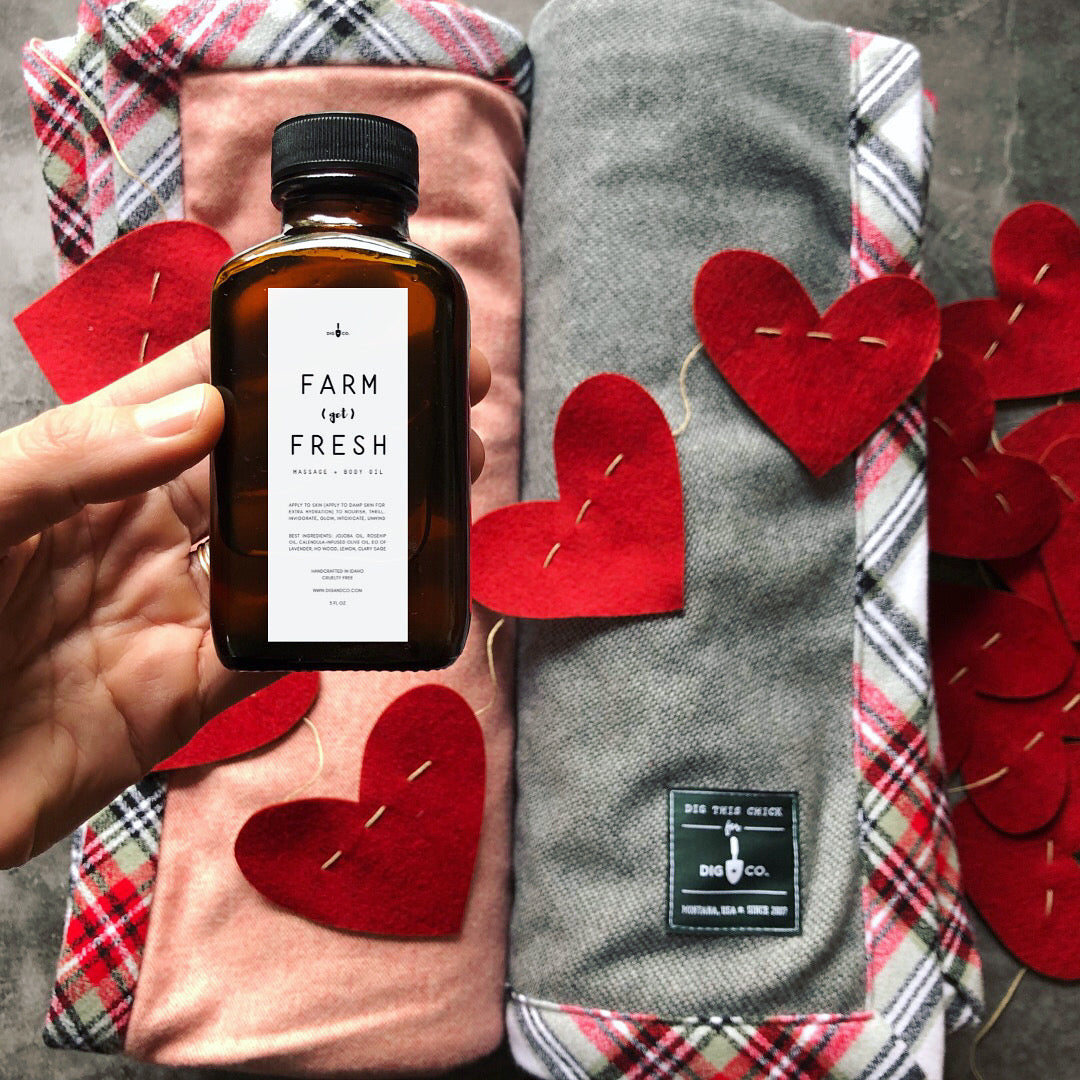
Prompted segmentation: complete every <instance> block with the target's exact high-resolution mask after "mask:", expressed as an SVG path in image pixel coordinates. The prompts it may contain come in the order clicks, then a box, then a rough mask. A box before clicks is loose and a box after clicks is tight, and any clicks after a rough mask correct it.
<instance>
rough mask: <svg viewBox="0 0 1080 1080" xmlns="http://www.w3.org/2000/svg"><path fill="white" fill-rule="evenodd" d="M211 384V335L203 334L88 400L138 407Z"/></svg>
mask: <svg viewBox="0 0 1080 1080" xmlns="http://www.w3.org/2000/svg"><path fill="white" fill-rule="evenodd" d="M209 381H210V334H209V333H208V332H203V333H201V334H197V335H196V336H195V337H193V338H191V340H190V341H185V342H184V343H183V345H177V346H176V348H175V349H170V350H169V351H168V352H167V353H162V354H161V356H159V357H158V358H157V359H156V360H151V361H150V363H148V364H144V365H143V366H142V367H140V368H138V369H137V370H136V371H133V372H132V373H131V374H130V375H125V376H124V377H123V378H122V379H117V380H116V381H115V382H111V383H109V385H108V386H103V387H102V388H101V389H100V390H98V391H97V392H96V393H93V394H90V395H88V396H87V397H86V398H85V399H84V400H85V401H92V402H94V403H95V404H97V405H138V404H140V403H142V402H144V401H153V400H154V399H155V398H159V397H164V396H165V395H166V394H171V393H173V392H174V391H176V390H182V389H183V388H184V387H185V386H193V385H194V384H195V383H204V382H209Z"/></svg>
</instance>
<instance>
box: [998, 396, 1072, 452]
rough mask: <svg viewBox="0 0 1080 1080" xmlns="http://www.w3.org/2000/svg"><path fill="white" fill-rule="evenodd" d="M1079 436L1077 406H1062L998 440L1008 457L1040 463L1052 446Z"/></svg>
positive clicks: (1040, 414)
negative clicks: (1018, 457)
mask: <svg viewBox="0 0 1080 1080" xmlns="http://www.w3.org/2000/svg"><path fill="white" fill-rule="evenodd" d="M1077 436H1080V405H1078V404H1075V403H1066V404H1064V405H1055V406H1053V408H1050V409H1043V411H1042V412H1040V413H1036V414H1035V415H1034V416H1033V417H1032V418H1031V419H1030V420H1026V421H1025V422H1024V423H1022V424H1021V425H1020V426H1019V427H1017V428H1014V429H1013V430H1012V431H1010V432H1009V434H1008V435H1006V436H1005V437H1004V438H1003V439H1002V440H1001V442H1002V445H1003V446H1004V447H1005V449H1006V450H1008V451H1009V453H1010V454H1018V455H1019V456H1020V457H1026V458H1028V459H1029V460H1031V461H1041V460H1042V456H1043V454H1045V453H1046V451H1047V450H1049V449H1050V448H1051V447H1052V446H1053V445H1054V444H1055V443H1056V442H1059V441H1060V440H1061V439H1072V438H1076V437H1077Z"/></svg>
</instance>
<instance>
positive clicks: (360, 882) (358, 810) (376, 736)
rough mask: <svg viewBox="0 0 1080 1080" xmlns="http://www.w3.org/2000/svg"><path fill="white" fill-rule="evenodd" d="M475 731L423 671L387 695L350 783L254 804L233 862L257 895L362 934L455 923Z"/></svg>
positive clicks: (473, 832) (441, 929)
mask: <svg viewBox="0 0 1080 1080" xmlns="http://www.w3.org/2000/svg"><path fill="white" fill-rule="evenodd" d="M484 786H485V764H484V737H483V734H482V732H481V730H480V725H479V723H478V722H477V719H476V715H475V714H474V713H473V711H472V709H471V708H470V707H469V705H468V703H467V702H466V701H465V700H464V699H463V698H462V697H461V696H460V695H459V694H457V693H455V692H454V691H453V690H450V689H449V688H447V687H445V686H439V685H437V684H434V683H428V684H425V685H423V686H418V687H415V688H414V689H412V690H409V691H407V692H406V693H404V694H402V695H401V696H400V697H398V698H397V699H395V700H394V701H393V702H391V703H390V704H389V705H388V706H387V707H386V709H385V710H384V711H383V713H382V715H381V716H380V717H379V719H378V721H377V722H376V724H375V726H374V727H373V728H372V729H371V733H370V734H369V735H368V739H367V744H366V745H365V747H364V755H363V762H362V765H361V770H360V793H359V797H358V798H357V800H356V801H355V802H354V801H352V800H350V799H298V800H296V801H293V802H285V803H278V804H276V805H274V806H268V807H265V808H264V809H262V810H259V811H258V812H257V813H255V814H254V815H253V816H252V817H250V818H249V819H248V820H247V822H246V823H245V824H244V826H243V828H242V829H241V830H240V833H239V835H238V836H237V838H236V844H235V854H236V862H237V865H238V866H239V867H240V870H241V872H242V873H243V875H244V877H246V878H247V879H248V881H249V882H250V883H251V884H252V885H253V886H254V887H255V888H256V889H258V890H259V892H261V893H262V894H263V895H264V896H265V897H266V898H267V899H268V900H271V901H272V902H273V903H275V904H278V905H280V906H281V907H284V908H288V910H290V911H293V912H295V913H296V914H298V915H302V916H304V917H305V918H308V919H312V920H314V921H315V922H318V923H323V924H325V925H327V926H333V927H337V928H338V929H341V930H351V931H354V932H357V933H365V934H384V935H386V934H388V935H394V936H399V937H445V936H447V935H450V934H456V933H457V932H458V931H459V930H460V929H461V922H462V919H463V918H464V913H465V903H466V900H467V899H468V895H469V888H470V885H471V882H472V875H473V865H474V863H475V861H476V850H477V845H478V843H479V839H480V823H481V820H482V817H483V809H484Z"/></svg>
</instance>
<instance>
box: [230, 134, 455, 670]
mask: <svg viewBox="0 0 1080 1080" xmlns="http://www.w3.org/2000/svg"><path fill="white" fill-rule="evenodd" d="M271 173H272V199H273V201H274V205H275V206H277V207H278V208H279V209H281V211H282V214H283V218H284V225H283V231H282V233H281V235H280V236H277V237H275V238H274V239H272V240H269V241H267V242H266V243H264V244H260V245H258V246H257V247H254V248H251V249H249V250H248V251H245V252H242V253H241V254H239V255H236V256H235V257H234V258H232V259H231V260H230V261H229V262H228V263H226V264H225V266H224V267H223V268H222V270H221V272H220V273H219V274H218V278H217V281H216V283H215V285H214V294H213V302H212V306H211V325H210V338H211V358H212V359H211V363H212V371H213V381H214V383H215V384H216V385H217V387H218V388H219V389H220V390H221V393H222V396H223V397H224V399H225V431H224V434H223V435H222V437H221V440H220V442H219V443H218V445H217V447H216V449H215V451H214V454H213V458H212V465H211V476H212V485H213V498H212V505H211V527H210V620H211V625H212V627H213V634H214V641H215V644H216V645H217V650H218V654H219V655H220V657H221V659H222V662H223V663H224V664H225V665H226V666H227V667H230V668H238V669H257V670H300V669H326V668H367V669H382V670H402V669H404V670H426V669H431V668H439V667H445V666H446V665H447V664H449V663H451V662H452V661H453V660H454V659H455V658H456V657H457V656H458V655H459V654H460V652H461V649H462V648H463V646H464V643H465V635H466V633H467V631H468V625H469V563H468V538H469V464H468V445H469V403H468V351H469V318H468V305H467V301H466V297H465V289H464V286H463V285H462V282H461V278H460V277H459V276H458V275H457V273H456V272H455V271H454V269H453V268H452V267H451V266H450V265H449V264H448V263H446V262H445V261H444V260H442V259H440V258H439V257H438V256H437V255H433V254H432V253H431V252H430V251H426V250H425V249H423V248H421V247H418V246H417V245H416V244H414V243H412V242H411V241H410V240H409V229H408V217H409V214H410V213H412V211H413V210H415V209H416V205H417V177H418V168H417V148H416V138H415V136H414V135H413V133H412V132H411V131H409V129H408V128H406V127H403V126H402V125H401V124H398V123H395V122H394V121H392V120H387V119H385V118H383V117H378V116H370V115H367V114H362V113H323V114H314V115H306V116H297V117H293V118H292V119H290V120H286V121H285V122H284V123H282V124H280V125H279V126H278V127H277V129H276V130H275V132H274V139H273V148H272V165H271Z"/></svg>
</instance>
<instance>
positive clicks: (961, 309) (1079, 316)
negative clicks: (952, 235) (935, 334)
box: [941, 203, 1080, 401]
mask: <svg viewBox="0 0 1080 1080" xmlns="http://www.w3.org/2000/svg"><path fill="white" fill-rule="evenodd" d="M991 259H992V262H993V266H994V275H995V277H996V278H997V286H998V295H997V297H996V298H994V299H989V300H967V301H964V302H962V303H959V304H950V305H949V306H948V307H946V308H945V309H944V310H943V311H942V317H941V346H942V349H943V350H944V351H945V353H946V355H948V356H959V357H964V358H966V359H968V360H969V361H971V362H972V363H973V364H975V365H976V366H977V367H978V369H979V371H980V372H981V373H982V374H983V376H984V377H985V378H986V381H987V384H988V386H989V388H990V393H991V395H992V396H993V398H994V399H995V400H996V401H1000V400H1001V399H1003V398H1027V397H1041V396H1043V395H1048V394H1064V393H1067V392H1068V391H1070V390H1076V389H1078V388H1080V228H1077V225H1076V222H1074V221H1073V219H1072V218H1071V217H1069V215H1068V214H1066V213H1065V211H1064V210H1061V209H1059V208H1058V207H1056V206H1052V205H1050V204H1049V203H1029V204H1028V205H1027V206H1021V207H1020V208H1019V209H1018V210H1014V211H1013V212H1012V213H1011V214H1009V215H1008V216H1007V217H1006V218H1005V219H1004V220H1003V221H1002V222H1001V224H1000V225H999V226H998V229H997V232H996V233H995V234H994V242H993V247H992V252H991Z"/></svg>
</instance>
